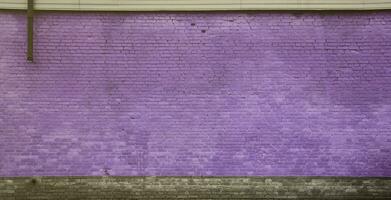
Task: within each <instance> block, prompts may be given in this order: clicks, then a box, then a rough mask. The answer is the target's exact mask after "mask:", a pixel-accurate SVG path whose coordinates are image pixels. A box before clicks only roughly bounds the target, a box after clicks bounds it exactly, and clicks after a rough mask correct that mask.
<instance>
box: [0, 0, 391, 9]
mask: <svg viewBox="0 0 391 200" xmlns="http://www.w3.org/2000/svg"><path fill="white" fill-rule="evenodd" d="M26 8H27V0H0V9H26ZM35 9H36V10H75V11H77V10H80V11H83V10H85V11H89V10H91V11H193V10H194V11H202V10H210V11H213V10H374V9H391V0H35Z"/></svg>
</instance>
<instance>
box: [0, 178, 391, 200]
mask: <svg viewBox="0 0 391 200" xmlns="http://www.w3.org/2000/svg"><path fill="white" fill-rule="evenodd" d="M1 188H2V189H3V190H0V199H2V200H29V199H34V200H37V199H40V200H43V199H47V200H52V199H64V200H65V199H67V200H73V199H74V200H80V199H94V200H96V199H99V200H108V199H183V198H186V199H274V200H275V199H311V200H314V199H316V200H318V199H330V200H336V199H351V200H358V199H383V200H385V199H391V179H389V178H388V179H385V178H376V179H375V178H341V177H328V178H319V177H318V178H308V177H307V178H304V177H262V178H261V177H224V178H222V177H44V178H39V177H38V178H25V177H20V178H0V189H1Z"/></svg>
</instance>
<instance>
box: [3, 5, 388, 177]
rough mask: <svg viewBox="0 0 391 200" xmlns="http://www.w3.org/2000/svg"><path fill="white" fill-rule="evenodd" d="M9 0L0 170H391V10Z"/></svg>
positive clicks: (360, 173)
mask: <svg viewBox="0 0 391 200" xmlns="http://www.w3.org/2000/svg"><path fill="white" fill-rule="evenodd" d="M35 33H36V35H35V63H34V64H29V63H27V62H26V61H25V57H26V56H25V49H26V47H25V46H26V20H25V15H24V13H22V12H10V11H1V12H0V96H1V98H0V114H1V115H0V176H30V175H104V174H110V175H235V176H236V175H276V176H285V175H289V176H290V175H299V176H303V175H317V176H318V175H319V176H336V175H341V176H391V57H390V56H391V13H390V12H386V11H383V12H351V13H349V12H335V13H316V12H307V13H289V12H274V13H272V12H258V13H252V12H250V13H240V12H238V13H221V12H217V13H185V12H184V13H72V12H44V13H39V14H38V15H37V18H36V24H35Z"/></svg>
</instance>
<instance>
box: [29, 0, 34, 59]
mask: <svg viewBox="0 0 391 200" xmlns="http://www.w3.org/2000/svg"><path fill="white" fill-rule="evenodd" d="M33 52H34V0H28V2H27V60H28V61H31V62H32V61H33V60H34V58H33Z"/></svg>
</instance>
